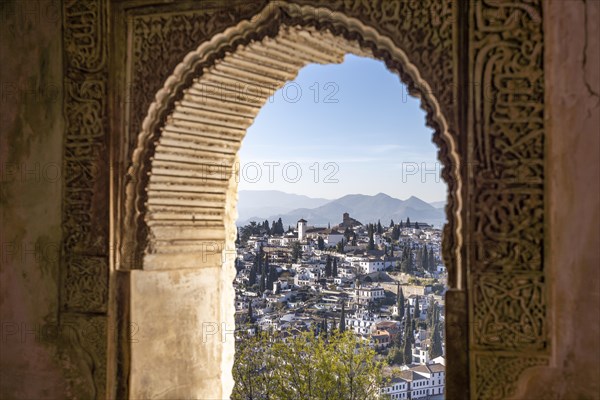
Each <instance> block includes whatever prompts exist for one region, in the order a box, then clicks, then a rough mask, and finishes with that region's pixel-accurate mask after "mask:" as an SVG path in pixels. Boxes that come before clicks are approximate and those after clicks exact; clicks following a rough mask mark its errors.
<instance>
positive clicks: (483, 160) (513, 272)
mask: <svg viewBox="0 0 600 400" xmlns="http://www.w3.org/2000/svg"><path fill="white" fill-rule="evenodd" d="M107 2H108V0H81V1H74V0H68V1H65V2H64V7H63V15H64V52H65V67H64V68H65V78H64V87H65V97H64V111H65V119H66V132H65V147H64V176H65V182H64V203H63V204H64V205H63V230H64V244H63V248H64V258H63V272H62V276H63V282H62V290H61V296H62V299H63V300H62V305H63V313H65V315H67V314H69V313H80V314H87V313H95V314H96V315H97V317H96V318H100V319H105V318H106V317H105V313H106V312H107V311H108V312H109V313H110V312H111V310H109V309H108V305H107V303H108V295H107V293H108V281H109V280H108V276H109V259H108V256H109V246H110V244H109V214H108V209H109V204H110V201H111V200H110V198H109V170H110V166H112V164H109V163H113V164H125V165H129V166H131V164H132V158H131V157H132V155H133V152H134V148H135V146H136V145H138V143H139V141H138V133H139V132H141V131H142V130H143V129H144V128H143V126H142V121H143V120H144V118H145V117H146V116H147V114H148V109H149V107H150V104H151V103H152V102H153V101H155V95H156V93H158V92H159V90H160V89H161V88H163V87H164V86H165V81H166V80H167V78H168V77H169V76H171V75H172V74H173V71H174V70H175V68H176V67H177V65H178V64H179V63H181V62H182V61H183V60H184V58H185V57H186V55H188V54H189V53H191V52H193V51H194V50H196V49H197V48H198V47H199V46H200V45H201V44H203V43H205V42H208V41H210V40H211V39H212V38H214V37H215V36H216V35H217V34H218V33H222V32H224V31H225V30H226V29H227V28H231V27H234V26H236V25H237V24H239V23H240V22H241V21H244V20H248V19H249V18H250V17H251V16H253V15H255V14H258V13H260V12H264V10H265V7H270V11H268V12H270V13H271V14H270V15H272V16H273V19H272V20H270V21H269V22H268V23H265V24H263V25H262V27H261V29H262V31H261V33H260V34H257V33H254V34H252V33H248V34H247V35H246V36H245V37H243V38H241V39H240V38H236V39H235V40H236V41H234V42H232V43H225V44H223V45H222V47H221V48H220V50H218V51H213V53H211V54H212V58H210V59H207V60H205V61H203V63H201V64H199V65H197V66H196V69H195V70H194V71H192V72H194V73H193V74H190V75H189V76H186V77H185V79H186V80H185V81H182V82H179V83H178V84H177V85H175V87H174V89H175V92H174V93H172V96H171V97H170V99H171V100H170V102H167V103H165V104H164V107H163V108H162V109H161V112H162V114H160V115H159V116H158V117H157V118H156V122H157V125H156V126H154V127H153V128H152V129H151V131H150V132H149V134H150V136H149V137H148V138H147V139H148V140H147V141H146V142H144V143H145V144H146V145H147V147H148V150H144V151H145V152H146V151H147V154H146V155H145V156H144V157H142V158H141V160H142V164H143V163H144V162H145V161H144V160H149V157H150V155H154V154H155V153H154V152H155V151H160V150H155V149H154V147H153V146H154V144H155V143H156V141H157V139H158V138H159V137H160V134H161V131H160V129H159V128H160V127H161V126H162V125H161V124H164V123H165V121H166V119H167V117H168V115H169V112H171V111H173V109H174V107H175V102H176V101H180V100H181V99H182V96H183V88H184V87H188V86H189V85H190V84H191V80H192V79H193V78H195V77H197V76H199V75H201V73H202V70H203V68H207V67H210V66H212V65H214V64H215V63H216V62H217V61H218V60H219V59H221V58H223V57H224V56H225V54H226V53H227V52H231V51H233V50H235V48H236V46H238V45H242V44H248V43H250V42H252V41H253V40H259V39H262V38H264V37H273V36H275V35H276V34H277V32H278V29H279V27H280V26H301V27H306V28H311V29H316V30H317V31H318V30H326V29H327V30H329V31H330V32H332V33H333V34H334V35H335V36H339V37H342V38H345V39H346V40H349V41H356V42H358V43H359V45H360V46H361V47H362V48H364V49H366V50H368V51H370V52H372V53H373V56H374V57H375V58H378V59H381V60H383V61H384V62H385V63H386V64H387V65H388V67H389V68H390V69H391V70H393V71H395V72H397V73H398V74H399V75H400V77H401V78H402V80H403V81H404V82H405V83H406V84H407V85H408V87H409V90H410V92H411V93H412V94H414V95H419V96H421V97H422V98H424V100H423V102H422V104H423V107H424V108H425V110H426V111H427V114H428V121H427V122H428V124H429V125H430V126H432V127H433V128H434V129H435V131H436V135H435V136H434V141H435V142H436V143H437V144H438V146H439V147H440V154H439V158H440V160H441V161H442V163H443V164H444V166H445V168H444V170H443V176H444V178H445V179H446V181H447V182H448V183H449V202H448V203H449V205H448V207H447V214H448V217H449V223H448V225H447V226H446V227H445V230H444V234H445V237H444V260H445V262H446V264H447V265H448V267H449V270H450V271H453V272H454V273H452V276H453V277H454V278H452V279H451V281H450V286H451V287H455V288H457V287H459V286H460V284H461V283H460V279H458V278H456V272H457V271H459V270H461V271H462V269H464V268H465V266H466V265H467V264H468V270H465V271H463V272H464V273H466V274H467V287H466V290H467V294H468V299H469V305H468V310H469V314H468V315H469V328H468V330H469V343H470V346H469V347H470V348H469V349H465V351H469V357H470V363H469V368H470V376H471V397H472V398H478V399H479V398H481V399H486V398H503V397H508V396H510V395H511V394H512V393H513V391H514V388H515V386H514V385H506V381H508V380H510V381H511V382H514V381H515V380H516V379H517V377H518V376H519V374H520V373H521V372H522V371H523V370H524V369H526V368H529V367H531V366H534V365H541V364H544V363H547V354H548V350H549V346H550V342H549V337H548V326H547V315H548V309H547V295H548V290H547V288H546V285H547V281H546V276H545V271H544V264H543V236H544V212H543V210H544V194H543V191H544V171H543V163H544V151H543V146H544V124H543V113H544V104H543V99H544V88H543V64H542V55H543V35H542V32H543V31H542V19H541V15H542V5H541V1H537V0H522V1H517V2H511V3H503V2H496V1H487V0H476V1H472V2H454V1H451V0H439V1H437V0H426V1H408V0H399V1H382V2H379V1H367V0H363V1H358V0H355V1H342V0H337V1H333V2H331V3H327V6H326V7H327V8H326V9H323V8H320V9H319V10H320V11H318V12H315V8H318V7H323V5H322V4H321V2H317V1H312V0H306V1H304V0H299V1H294V2H271V3H268V4H267V3H266V2H264V1H257V2H249V3H247V2H243V3H242V2H234V3H233V4H232V5H223V3H221V2H208V3H206V4H203V5H202V6H199V5H198V4H197V3H194V2H186V1H184V2H181V3H180V4H178V5H177V6H173V5H171V4H161V5H156V4H154V3H153V4H152V6H150V5H149V3H148V5H145V4H144V3H143V2H136V3H135V6H134V5H133V3H131V2H120V3H119V11H118V12H119V13H121V14H119V15H117V17H116V19H117V21H119V22H122V21H126V22H125V23H124V24H123V25H125V26H126V30H127V32H126V33H127V34H128V35H131V36H130V37H131V47H130V48H129V47H128V48H127V54H126V56H127V65H128V67H127V68H129V70H128V71H122V70H121V71H118V74H117V75H118V76H127V73H129V76H130V79H131V80H130V81H128V82H126V83H125V84H124V85H123V87H124V91H125V93H122V94H121V96H122V97H123V98H126V99H131V102H130V107H128V108H126V109H123V110H117V113H118V114H119V115H118V117H119V118H121V119H122V120H123V121H125V123H123V124H122V126H123V127H124V128H123V129H124V130H125V131H123V132H120V131H119V135H118V137H119V140H120V141H121V142H120V143H118V146H115V147H118V148H119V151H118V152H117V153H118V154H120V155H121V156H117V158H116V159H113V160H109V156H108V154H109V151H108V149H109V137H111V136H110V135H109V123H108V122H109V116H108V114H107V113H108V110H107V107H108V104H110V101H109V100H110V99H109V97H108V88H109V87H113V85H114V84H115V83H114V82H109V71H108V65H109V63H108V59H109V55H110V54H112V53H111V51H109V44H110V43H111V40H112V38H111V37H109V34H108V32H109V30H108V22H109V21H111V20H112V18H113V17H114V16H113V15H112V14H111V15H108V11H107V10H108V8H109V7H108V3H107ZM130 4H131V7H128V5H130ZM303 6H304V7H306V8H303ZM307 6H312V8H311V7H307ZM115 8H116V6H115ZM465 8H466V9H465ZM261 10H263V11H261ZM307 10H312V12H310V11H307ZM112 12H113V11H111V13H112ZM461 12H464V13H465V14H466V15H468V21H469V33H468V43H466V44H465V43H462V42H461V43H459V42H458V40H457V37H458V35H457V32H458V31H459V30H460V29H462V27H460V26H458V22H457V21H458V18H457V14H458V13H461ZM335 13H338V14H340V15H341V16H343V17H344V18H336V17H335V16H334V15H335ZM352 18H355V19H356V20H357V21H360V22H361V23H362V24H364V26H366V27H369V28H372V29H373V30H374V31H375V32H377V34H378V35H380V36H378V37H387V38H390V39H391V43H393V44H394V45H395V46H396V47H397V48H398V49H401V50H402V51H403V52H404V54H406V57H407V60H408V61H409V62H410V63H411V64H412V65H414V66H415V67H416V69H417V70H418V72H419V74H420V77H421V78H422V80H423V81H424V82H427V84H428V89H427V90H425V89H424V87H423V86H421V85H420V82H416V81H415V80H414V79H413V74H412V73H409V72H407V71H406V65H403V64H402V62H400V61H399V59H398V58H397V57H395V56H394V55H393V54H392V52H391V51H390V50H389V49H386V48H385V46H382V45H381V43H378V42H377V40H373V38H369V37H367V36H365V35H364V32H361V31H360V30H358V29H356V27H355V26H350V25H345V24H344V23H342V22H340V21H350V19H352ZM125 41H126V40H125V37H117V38H116V41H115V43H125ZM459 45H468V46H469V49H470V51H462V52H461V51H459V50H460V49H459ZM463 50H466V49H463ZM469 53H471V54H472V55H473V57H472V59H467V58H464V57H465V56H466V55H468V54H469ZM460 57H463V58H462V59H461V58H460ZM461 62H464V63H467V64H466V65H468V79H467V80H468V82H465V81H463V80H462V79H463V78H460V77H461V75H460V74H459V73H457V70H458V66H459V64H460V63H461ZM461 85H464V86H468V88H469V91H468V94H469V97H468V104H459V103H458V102H457V101H456V98H457V90H458V88H459V87H461ZM115 87H116V86H115ZM427 92H429V93H427ZM428 96H429V97H431V98H435V99H436V100H437V104H438V105H439V108H440V111H441V114H442V115H443V119H444V120H445V122H446V124H447V126H445V127H444V128H445V129H446V130H447V131H448V134H449V135H451V136H452V137H454V138H456V139H457V141H458V139H459V138H463V137H464V136H467V139H468V140H467V141H466V143H467V145H466V146H464V147H461V148H460V149H454V150H453V151H455V152H458V154H459V157H458V158H453V156H452V149H450V148H449V143H448V140H447V139H444V138H443V137H442V136H441V133H440V132H441V130H442V127H441V126H440V125H439V120H440V119H439V118H435V117H434V115H435V110H434V109H433V107H432V105H431V103H429V102H427V101H426V99H427V97H428ZM461 107H469V108H470V110H471V112H472V115H473V120H472V122H471V124H470V125H464V126H467V132H459V131H458V127H459V126H462V125H460V124H459V120H460V118H461V117H460V115H461V114H463V113H461V112H459V111H461V110H462V108H461ZM125 110H126V111H125ZM125 112H127V114H126V115H124V114H123V113H125ZM465 114H466V113H465ZM113 137H114V136H113ZM462 140H463V139H461V141H462ZM113 145H114V144H113ZM150 148H151V150H150ZM468 154H472V158H469V156H468ZM119 157H125V158H119ZM467 164H468V165H469V170H470V174H469V175H468V177H469V179H468V180H467V181H466V182H463V181H462V180H461V178H460V177H461V176H466V173H464V171H465V168H466V167H465V165H467ZM134 167H136V168H140V175H139V176H135V177H134V178H135V179H137V182H136V183H140V186H139V188H138V189H139V192H135V193H136V196H137V195H138V194H140V193H142V192H144V193H145V190H146V187H145V185H146V184H148V182H149V179H148V175H147V173H148V172H150V164H149V163H147V164H146V165H134ZM135 179H134V180H135ZM460 185H467V186H468V190H466V191H465V193H469V198H465V199H463V198H462V197H461V196H462V195H461V193H463V191H462V190H461V189H460ZM225 192H226V191H225V189H223V194H224V193H225ZM121 193H125V191H124V190H123V191H122V192H121ZM144 196H145V195H142V196H141V197H139V196H138V197H136V199H137V201H138V202H137V203H136V207H135V208H134V209H130V210H122V212H123V213H127V212H130V213H136V212H137V213H139V214H140V217H141V219H142V220H143V219H144V217H145V215H144V212H145V207H146V206H145V200H147V198H146V197H144ZM217 197H218V196H217ZM215 199H216V197H215ZM215 199H211V201H217V200H218V199H217V200H215ZM121 200H123V199H121ZM219 201H220V200H218V201H217V203H218V202H219ZM122 204H127V203H126V202H125V201H123V203H122ZM224 204H225V200H224V199H223V207H224ZM219 207H221V206H219ZM461 207H468V210H469V213H468V215H469V216H470V219H469V220H466V221H459V220H460V218H459V216H460V215H462V211H461ZM120 223H122V221H115V224H116V225H117V226H118V227H117V228H116V229H122V227H121V226H119V224H120ZM139 228H140V232H142V233H141V236H136V235H134V242H135V243H137V241H138V240H139V241H140V243H139V244H140V245H142V249H143V250H145V249H146V245H147V244H148V243H146V242H144V241H145V240H146V235H147V232H149V231H148V230H146V229H145V227H143V226H140V227H139ZM461 234H465V237H469V243H468V246H467V247H466V249H467V251H466V256H467V260H461V258H460V257H459V254H460V252H461V250H462V247H461V246H462V245H461V238H460V235H461ZM228 236H231V235H228ZM223 237H224V236H223ZM152 239H155V238H154V237H153V238H152ZM115 245H116V246H118V245H119V243H115ZM128 245H129V246H131V242H129V243H128ZM128 248H129V249H130V247H128ZM463 254H465V253H463ZM134 258H135V257H134ZM135 259H138V258H135ZM462 289H465V288H462ZM112 311H113V312H114V310H112ZM448 314H449V319H452V318H451V317H452V310H448ZM98 340H103V341H104V343H105V342H106V337H105V336H103V337H99V338H98ZM105 348H106V346H92V347H90V348H89V349H87V350H86V351H88V352H90V354H92V358H93V359H94V360H95V361H94V364H93V367H90V368H92V373H93V374H94V376H95V379H94V380H95V381H97V382H100V381H102V377H103V376H105V374H106V366H105V364H106V353H105V352H102V350H101V349H105ZM498 354H502V355H501V356H499V355H498ZM98 393H100V391H98Z"/></svg>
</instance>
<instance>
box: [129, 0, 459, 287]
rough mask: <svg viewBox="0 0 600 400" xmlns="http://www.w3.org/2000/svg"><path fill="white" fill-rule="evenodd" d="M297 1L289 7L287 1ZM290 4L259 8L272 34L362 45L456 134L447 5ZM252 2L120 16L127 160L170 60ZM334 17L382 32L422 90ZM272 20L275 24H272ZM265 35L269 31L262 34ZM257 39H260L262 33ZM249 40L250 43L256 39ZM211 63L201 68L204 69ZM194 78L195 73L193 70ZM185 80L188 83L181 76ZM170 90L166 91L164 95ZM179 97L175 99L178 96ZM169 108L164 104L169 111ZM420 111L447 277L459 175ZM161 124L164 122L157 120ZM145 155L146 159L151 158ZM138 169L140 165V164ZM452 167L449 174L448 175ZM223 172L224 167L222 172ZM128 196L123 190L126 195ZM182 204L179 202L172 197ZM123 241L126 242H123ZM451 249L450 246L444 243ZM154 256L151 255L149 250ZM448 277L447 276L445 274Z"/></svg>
mask: <svg viewBox="0 0 600 400" xmlns="http://www.w3.org/2000/svg"><path fill="white" fill-rule="evenodd" d="M294 3H296V2H294ZM294 3H282V2H273V3H271V4H270V5H269V6H267V7H266V10H269V11H270V12H272V14H273V17H272V18H273V21H269V24H270V27H269V28H268V29H270V30H271V31H274V32H276V29H278V26H280V25H281V24H287V25H288V26H293V25H295V24H298V25H301V26H306V27H310V26H316V27H317V28H318V29H323V30H324V29H328V30H330V31H331V32H333V33H334V34H336V35H339V36H347V39H349V40H357V41H358V42H359V44H360V45H361V47H363V48H366V49H370V50H372V51H373V54H374V55H375V57H376V58H379V59H382V60H383V61H384V62H385V63H386V64H387V65H388V67H389V68H390V69H391V70H393V71H397V72H398V73H399V75H400V77H401V78H402V80H403V81H404V82H405V83H406V84H407V86H408V88H409V91H410V92H411V93H412V94H415V95H422V94H426V96H425V97H431V96H434V97H435V98H436V99H437V100H438V104H439V107H440V108H441V110H442V113H443V114H444V119H445V122H446V124H447V126H446V127H445V129H447V130H448V131H449V133H450V134H452V132H455V129H454V128H453V122H452V121H453V120H454V112H453V104H454V102H453V96H454V93H453V88H454V87H455V86H456V85H454V72H453V67H454V64H453V43H454V42H453V29H454V23H453V22H454V20H455V18H454V17H453V10H454V5H453V2H452V1H451V0H443V1H431V0H427V1H423V2H406V1H388V2H382V3H376V2H370V1H339V0H338V1H333V2H329V3H328V4H327V9H325V8H314V9H312V10H315V11H314V12H313V14H308V13H306V12H301V11H300V10H301V9H302V7H305V8H306V6H305V4H307V5H314V6H315V7H318V6H321V4H319V2H315V1H298V2H297V3H300V4H301V5H296V4H294ZM279 7H285V8H286V9H287V10H289V11H286V12H284V13H283V15H278V14H277V12H276V10H277V9H278V8H279ZM258 9H259V8H257V3H250V4H244V5H243V6H238V5H232V6H231V8H228V9H225V10H220V11H219V12H216V11H215V10H214V9H211V7H210V6H208V7H205V8H202V9H201V10H188V11H181V12H171V13H169V14H168V15H165V13H161V9H160V8H158V9H154V10H153V13H144V12H141V11H140V10H139V9H132V10H129V11H128V12H127V13H128V14H127V17H126V18H127V20H128V29H129V33H128V36H129V37H132V43H133V45H132V48H131V50H130V52H131V53H130V55H129V57H128V59H129V63H130V64H129V67H128V68H129V73H128V75H129V76H132V80H131V82H128V83H127V84H126V88H125V90H126V92H127V93H125V94H124V97H125V98H128V99H132V102H131V103H132V107H131V111H130V113H129V114H128V116H127V117H126V118H125V120H126V121H128V127H127V129H128V131H129V132H128V133H127V134H125V136H126V137H127V136H128V137H129V140H128V143H129V145H130V147H129V148H128V149H127V150H126V154H132V152H133V146H132V144H135V145H138V146H139V143H138V142H136V139H137V137H136V136H135V135H134V134H136V133H137V132H139V127H141V126H142V123H141V121H140V119H141V118H142V116H144V115H146V112H147V110H148V108H149V107H150V102H151V101H153V100H154V98H153V97H152V95H153V94H154V93H157V91H158V89H159V86H158V85H160V84H163V82H165V80H167V78H168V77H169V75H170V74H171V72H172V71H173V70H174V69H175V61H176V60H183V59H184V58H185V57H186V56H187V55H188V54H190V52H191V50H193V49H195V47H197V46H198V44H199V43H202V42H203V40H206V39H208V38H210V35H211V32H212V34H214V32H217V31H220V32H222V31H224V30H225V28H227V27H228V26H231V25H234V24H233V22H234V21H235V20H236V19H237V20H238V21H239V20H242V19H243V18H244V17H245V16H247V15H252V12H254V13H256V11H257V10H258ZM336 14H338V15H344V16H348V17H352V18H357V19H358V20H360V21H361V22H363V21H364V23H365V25H366V26H373V27H375V28H376V29H377V31H378V32H382V33H384V34H385V35H386V36H387V37H389V38H390V39H391V40H392V42H393V43H394V44H396V46H397V47H398V48H400V49H402V50H403V51H404V52H405V54H406V57H407V58H408V61H409V62H410V63H411V64H412V63H414V65H415V67H416V69H417V70H418V71H419V74H420V76H421V77H422V79H423V80H424V81H425V82H427V84H428V87H427V88H424V87H418V84H417V83H416V82H414V80H413V79H412V78H411V76H409V75H408V74H407V73H405V72H404V69H405V66H404V65H402V64H403V63H399V62H398V61H397V60H394V58H393V57H391V56H390V54H389V52H386V51H385V50H383V49H378V48H377V46H376V44H375V43H373V42H369V41H367V40H364V39H363V38H362V37H361V35H360V33H359V32H351V31H349V29H348V27H345V26H343V24H337V23H336V21H335V20H336V16H335V15H336ZM278 20H279V21H278ZM268 35H269V36H271V35H273V33H269V34H268ZM263 36H264V35H263ZM260 39H261V38H260V37H256V40H260ZM238 45H240V42H239V41H238V42H236V43H235V45H233V44H232V45H231V50H233V49H234V48H235V46H238ZM211 57H216V58H219V57H222V55H219V54H214V55H211ZM210 64H211V63H210V60H209V62H208V63H207V64H206V65H203V66H202V68H208V67H210ZM198 73H201V71H198ZM169 79H172V78H169ZM186 79H191V78H190V77H187V78H186ZM170 90H171V91H172V90H174V89H173V88H171V89H170ZM181 96H182V95H181V94H179V95H178V98H181ZM173 107H174V105H171V106H170V109H173ZM422 107H423V108H424V109H425V110H426V111H427V116H428V117H427V123H428V125H429V126H431V127H432V128H434V131H435V134H434V137H433V140H434V141H435V142H436V143H437V144H438V147H439V148H440V154H439V158H440V160H441V161H442V164H443V165H444V169H443V170H442V175H443V177H444V179H445V180H446V181H447V182H448V184H449V196H450V197H451V198H450V199H449V201H448V204H449V206H448V216H449V223H448V226H447V227H446V232H447V235H446V236H447V237H448V239H447V240H446V241H445V246H444V258H445V260H446V263H447V264H448V268H449V270H450V271H454V270H455V269H456V267H455V266H454V264H455V257H454V252H455V251H456V248H457V245H458V244H457V241H455V240H453V238H452V237H453V236H454V231H455V221H454V220H455V215H456V214H458V211H457V206H456V204H458V199H457V198H455V196H456V193H458V191H457V190H458V188H457V187H456V186H457V185H458V183H457V182H458V181H459V180H458V179H456V175H457V171H458V162H457V161H458V160H456V159H452V158H451V156H450V154H449V153H450V150H449V147H450V146H449V144H448V143H445V141H446V139H445V138H442V137H441V135H440V133H441V132H442V130H443V129H442V127H441V126H439V125H438V124H437V122H436V119H435V118H433V113H434V110H433V109H432V107H431V106H430V104H428V102H427V101H423V102H422ZM162 118H166V115H165V116H163V117H162ZM163 123H164V122H163ZM158 137H160V133H156V134H155V139H153V140H152V141H156V140H157V139H158ZM153 154H154V153H153V150H151V151H150V152H149V153H148V154H147V155H146V156H145V158H149V157H152V156H153ZM129 160H130V159H127V160H123V161H124V162H125V163H130V162H131V161H129ZM140 164H142V165H141V166H140ZM143 164H145V161H144V157H143V158H142V159H141V160H140V159H139V157H134V167H135V168H140V170H141V174H140V175H138V176H134V177H133V181H134V182H135V183H136V184H138V185H139V187H140V188H145V187H146V185H147V182H146V180H147V178H146V172H149V170H147V169H145V168H147V167H144V166H143ZM450 166H452V168H455V169H456V170H451V168H450ZM224 169H225V170H227V168H224ZM125 191H127V189H125ZM178 197H179V198H182V197H181V196H178ZM145 202H146V200H145V193H143V192H142V193H141V195H140V202H139V203H137V204H136V205H135V207H134V209H135V210H140V209H142V208H143V207H144V203H145ZM125 208H126V209H125V210H123V212H124V213H125V214H126V215H127V213H129V212H131V209H132V207H130V206H129V205H128V204H127V203H126V204H125ZM126 220H127V221H128V222H127V225H128V226H129V225H131V224H135V225H136V226H137V229H138V230H139V231H142V232H148V230H147V229H146V227H145V226H143V224H142V223H140V222H137V221H131V219H130V218H127V219H126ZM136 237H137V241H138V242H139V243H142V242H143V241H144V234H140V233H138V234H137V235H136ZM127 241H128V242H133V240H132V239H128V240H127ZM448 244H450V245H448ZM150 250H151V251H153V250H154V249H150ZM140 258H141V254H140V251H139V250H138V251H136V259H140ZM452 275H454V274H452Z"/></svg>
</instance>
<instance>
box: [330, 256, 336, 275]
mask: <svg viewBox="0 0 600 400" xmlns="http://www.w3.org/2000/svg"><path fill="white" fill-rule="evenodd" d="M331 273H332V275H333V276H338V268H337V257H334V258H333V269H332V271H331Z"/></svg>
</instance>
